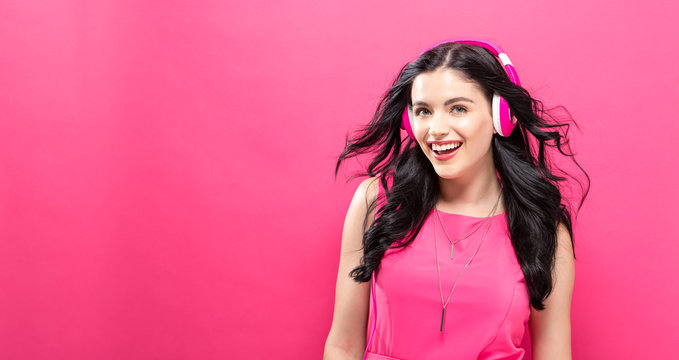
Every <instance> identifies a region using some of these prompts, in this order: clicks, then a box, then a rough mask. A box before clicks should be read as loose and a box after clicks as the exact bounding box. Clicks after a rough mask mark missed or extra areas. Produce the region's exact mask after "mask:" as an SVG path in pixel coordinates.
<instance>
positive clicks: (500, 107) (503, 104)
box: [493, 93, 516, 137]
mask: <svg viewBox="0 0 679 360" xmlns="http://www.w3.org/2000/svg"><path fill="white" fill-rule="evenodd" d="M515 120H516V119H515V118H512V113H511V111H510V110H509V104H507V100H505V99H504V98H503V97H502V96H500V95H499V94H498V93H494V94H493V126H494V127H495V131H497V133H498V134H500V136H503V137H507V136H509V135H510V134H511V133H512V131H513V130H514V127H515V126H516V121H515Z"/></svg>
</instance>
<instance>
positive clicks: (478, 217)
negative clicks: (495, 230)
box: [434, 208, 506, 220]
mask: <svg viewBox="0 0 679 360" xmlns="http://www.w3.org/2000/svg"><path fill="white" fill-rule="evenodd" d="M434 209H435V211H436V210H438V212H439V214H443V215H445V216H459V217H463V218H470V219H475V220H479V219H485V218H486V216H470V215H463V214H456V213H451V212H446V211H443V210H441V209H438V208H434ZM505 213H506V211H503V212H501V213H497V214H495V215H493V216H491V218H495V217H498V216H500V215H504V214H505Z"/></svg>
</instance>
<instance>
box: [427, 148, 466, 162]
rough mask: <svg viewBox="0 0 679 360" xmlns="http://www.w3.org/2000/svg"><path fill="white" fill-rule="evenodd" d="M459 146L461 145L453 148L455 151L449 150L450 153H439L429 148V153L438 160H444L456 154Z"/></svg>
mask: <svg viewBox="0 0 679 360" xmlns="http://www.w3.org/2000/svg"><path fill="white" fill-rule="evenodd" d="M461 148H462V146H460V147H458V148H457V149H455V151H453V152H451V153H450V154H445V155H439V154H437V153H436V152H435V151H434V150H431V154H432V155H433V156H434V158H435V159H436V160H438V161H446V160H449V159H451V158H452V157H453V156H455V154H457V152H458V151H460V149H461Z"/></svg>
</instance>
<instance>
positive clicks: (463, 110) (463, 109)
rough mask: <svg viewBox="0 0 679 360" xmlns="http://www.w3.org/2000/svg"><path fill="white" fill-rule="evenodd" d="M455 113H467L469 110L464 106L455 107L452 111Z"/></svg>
mask: <svg viewBox="0 0 679 360" xmlns="http://www.w3.org/2000/svg"><path fill="white" fill-rule="evenodd" d="M450 110H451V111H452V112H454V113H466V112H467V108H466V107H464V106H462V105H455V106H453V107H452V108H451V109H450Z"/></svg>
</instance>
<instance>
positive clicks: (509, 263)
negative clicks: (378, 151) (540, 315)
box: [364, 190, 530, 360]
mask: <svg viewBox="0 0 679 360" xmlns="http://www.w3.org/2000/svg"><path fill="white" fill-rule="evenodd" d="M380 191H382V190H380ZM439 214H440V218H441V222H439V221H438V219H437V218H436V212H434V211H432V212H431V213H430V214H429V216H428V218H427V220H426V222H425V224H424V226H423V228H422V230H421V231H420V233H419V234H418V236H417V237H416V238H415V240H414V241H413V242H412V243H411V244H410V245H409V246H408V247H406V248H402V249H389V250H387V252H386V253H385V256H384V258H383V259H382V262H381V264H380V266H379V268H378V270H377V271H376V272H375V273H373V277H372V280H371V296H370V300H371V301H370V310H369V318H368V327H367V331H366V344H367V346H366V352H365V356H364V359H398V360H405V359H408V360H415V359H422V360H427V359H456V360H467V359H482V360H490V359H493V360H495V359H508V360H509V359H527V357H526V349H524V348H522V347H521V345H522V341H523V339H524V335H525V334H526V333H527V331H528V319H529V316H530V301H529V295H528V289H527V287H526V282H525V279H524V276H523V272H522V271H521V266H520V265H519V262H518V260H517V259H516V255H515V253H514V248H513V246H512V243H511V240H510V236H509V230H508V228H507V219H506V217H505V213H500V214H496V215H495V216H493V217H492V218H491V219H492V221H491V222H490V227H488V225H489V222H488V221H487V222H486V223H484V225H483V226H482V227H481V228H479V229H478V231H476V232H475V233H474V234H473V235H472V236H470V237H468V238H466V239H464V240H461V241H460V242H457V243H456V244H455V252H454V258H453V259H452V260H451V258H450V250H451V244H450V242H449V240H448V238H447V237H446V235H445V233H444V231H443V228H442V227H441V225H442V224H443V226H444V227H445V229H446V231H447V232H448V235H449V236H450V239H451V240H452V241H456V240H457V239H460V238H462V237H464V236H466V235H468V234H469V233H470V232H472V231H473V230H474V229H475V228H476V227H477V226H478V225H479V223H481V222H482V221H483V219H484V218H477V217H470V216H465V215H459V214H452V213H445V212H441V211H440V210H439ZM435 219H436V222H434V220H435ZM435 224H436V226H437V228H436V237H437V240H438V241H437V246H438V261H439V268H440V274H441V287H442V290H443V291H442V292H443V302H445V301H446V300H447V299H448V296H449V294H450V292H451V289H452V288H453V283H454V282H455V279H457V278H458V276H459V274H460V271H462V269H463V268H464V265H465V264H466V263H467V262H468V261H469V259H470V257H471V256H472V254H474V252H475V251H476V249H477V248H478V249H479V250H478V252H477V254H476V256H475V257H474V259H473V260H472V262H471V263H470V264H469V266H468V267H467V269H466V270H464V273H463V274H462V276H461V277H460V278H459V280H458V282H457V285H456V287H455V290H454V292H453V294H452V296H451V297H450V301H449V302H448V305H447V306H446V311H445V319H444V324H443V331H441V310H442V301H441V297H442V296H441V290H439V289H440V288H439V280H438V275H437V266H436V248H435V246H434V225H435ZM486 229H488V232H487V233H486V235H485V240H484V241H483V243H480V241H481V237H482V235H483V233H484V232H485V231H486ZM479 244H481V246H480V247H479Z"/></svg>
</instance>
